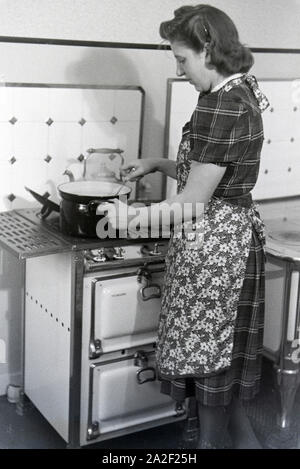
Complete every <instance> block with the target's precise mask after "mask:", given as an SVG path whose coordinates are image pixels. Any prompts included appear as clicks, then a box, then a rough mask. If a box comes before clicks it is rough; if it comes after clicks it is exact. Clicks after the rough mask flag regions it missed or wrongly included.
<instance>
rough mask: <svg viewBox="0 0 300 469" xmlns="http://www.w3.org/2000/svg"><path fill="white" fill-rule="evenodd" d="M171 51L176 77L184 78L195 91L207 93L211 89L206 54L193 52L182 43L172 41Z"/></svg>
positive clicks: (204, 51) (204, 52)
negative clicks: (173, 57) (174, 60)
mask: <svg viewBox="0 0 300 469" xmlns="http://www.w3.org/2000/svg"><path fill="white" fill-rule="evenodd" d="M171 49H172V51H173V54H174V56H175V58H176V63H177V68H176V74H177V76H178V77H183V76H185V77H186V79H187V80H189V82H190V83H191V84H192V85H194V87H195V88H196V90H197V91H199V92H203V91H204V92H207V91H209V90H210V89H211V87H212V79H211V78H212V77H211V70H210V69H209V68H207V66H206V64H207V53H206V50H205V49H204V50H203V51H202V52H195V51H194V50H193V49H190V48H189V47H187V46H186V45H185V44H184V43H183V42H178V41H173V42H172V43H171Z"/></svg>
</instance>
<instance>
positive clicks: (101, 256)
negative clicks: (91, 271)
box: [93, 248, 107, 262]
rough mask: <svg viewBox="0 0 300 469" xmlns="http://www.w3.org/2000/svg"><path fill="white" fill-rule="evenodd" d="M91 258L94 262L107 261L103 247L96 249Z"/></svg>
mask: <svg viewBox="0 0 300 469" xmlns="http://www.w3.org/2000/svg"><path fill="white" fill-rule="evenodd" d="M93 260H94V261H95V262H106V261H107V256H106V254H105V250H104V248H102V249H97V251H96V253H95V255H94V257H93Z"/></svg>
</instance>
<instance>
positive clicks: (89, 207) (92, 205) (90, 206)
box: [86, 199, 104, 212]
mask: <svg viewBox="0 0 300 469" xmlns="http://www.w3.org/2000/svg"><path fill="white" fill-rule="evenodd" d="M103 202H104V200H97V199H94V200H91V201H90V202H89V203H88V204H87V205H86V207H87V211H88V212H91V211H92V210H93V209H94V208H95V206H96V210H97V207H98V205H100V204H103Z"/></svg>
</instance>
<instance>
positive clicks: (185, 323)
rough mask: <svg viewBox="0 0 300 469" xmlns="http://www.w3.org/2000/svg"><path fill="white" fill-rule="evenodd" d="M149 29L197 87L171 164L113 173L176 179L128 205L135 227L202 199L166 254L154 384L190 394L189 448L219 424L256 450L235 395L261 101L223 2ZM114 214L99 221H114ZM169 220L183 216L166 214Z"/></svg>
mask: <svg viewBox="0 0 300 469" xmlns="http://www.w3.org/2000/svg"><path fill="white" fill-rule="evenodd" d="M160 34H161V36H162V38H163V39H166V40H168V41H169V42H170V45H171V49H172V51H173V54H174V56H175V58H176V61H177V75H178V76H179V77H185V78H186V79H187V80H189V82H190V83H191V84H192V85H193V86H194V87H195V88H196V90H197V91H199V93H200V95H199V100H198V103H197V106H196V108H195V111H194V112H193V114H192V116H191V119H190V121H189V122H188V123H187V124H186V125H185V126H184V128H183V136H182V141H181V144H180V147H179V152H178V158H177V162H176V163H175V162H173V161H170V160H166V159H159V158H158V159H151V160H137V161H134V162H132V163H130V164H129V165H127V166H124V168H123V171H124V173H126V172H127V173H128V172H129V171H130V170H132V169H134V171H133V172H132V171H131V172H130V173H129V175H128V176H127V179H128V180H131V181H133V180H137V179H138V178H140V177H141V176H143V175H145V174H147V173H150V172H153V171H161V172H163V173H165V174H166V175H168V176H170V177H173V178H176V179H177V186H178V192H177V195H176V196H174V197H172V198H170V199H168V200H166V201H164V202H162V203H161V204H155V205H154V206H152V207H151V208H149V207H146V208H142V209H141V210H140V211H139V212H138V213H139V215H140V219H142V220H143V219H144V220H145V221H144V222H142V224H143V223H144V225H145V226H146V224H147V221H148V218H149V216H150V215H152V214H153V213H156V214H157V213H158V212H159V211H160V210H162V209H163V206H165V205H167V206H171V205H172V203H174V202H176V203H179V204H181V205H182V206H183V205H184V204H187V203H192V204H194V205H195V204H196V203H202V204H204V207H205V208H204V214H203V216H202V217H198V218H197V219H196V220H195V211H190V213H189V214H188V221H190V223H193V228H194V229H195V230H196V231H195V232H196V233H197V234H196V236H198V238H197V239H198V243H194V244H193V243H192V245H191V242H190V238H189V236H187V235H185V234H184V231H183V232H180V231H179V232H178V231H176V234H175V235H173V236H172V237H171V240H170V245H169V250H168V255H167V257H166V276H165V288H164V295H163V299H162V309H161V316H160V322H159V331H158V343H157V366H158V371H159V375H160V379H161V380H162V392H163V393H167V394H170V395H171V396H172V397H173V398H174V399H175V400H176V401H183V400H184V399H185V398H186V397H189V396H192V395H193V396H195V398H196V400H197V405H198V414H199V421H200V440H199V447H200V448H221V447H223V445H224V435H225V433H226V431H227V429H229V431H230V434H231V437H232V441H233V445H234V447H235V448H242V447H248V448H249V447H250V448H257V447H260V446H259V443H258V441H257V440H256V437H255V435H254V433H253V431H252V429H251V426H250V424H249V421H248V420H247V417H246V414H245V413H244V411H243V408H242V407H241V404H240V401H241V400H243V399H251V398H253V397H254V396H255V395H256V394H257V392H258V390H259V381H260V376H261V351H262V341H263V316H264V251H263V244H264V236H263V227H262V222H261V221H260V218H259V215H258V212H257V210H256V208H255V207H254V205H253V202H252V198H251V193H250V191H251V189H253V187H254V185H255V183H256V180H257V176H258V170H259V160H260V152H261V148H262V143H263V127H262V119H261V112H262V111H263V110H264V109H265V108H266V107H267V106H268V101H267V99H266V98H265V97H264V96H263V95H262V93H261V92H260V90H259V89H258V86H257V82H256V79H255V78H254V77H253V76H250V75H247V72H248V71H249V70H250V68H251V66H252V64H253V57H252V55H251V52H250V50H249V49H247V48H245V47H244V46H243V45H241V43H240V41H239V37H238V32H237V30H236V27H235V25H234V24H233V22H232V21H231V19H230V18H229V17H228V16H227V15H226V14H225V13H223V12H222V11H220V10H218V9H216V8H213V7H211V6H208V5H198V6H184V7H182V8H179V9H178V10H176V11H175V17H174V18H173V19H172V20H170V21H166V22H163V23H162V24H161V26H160ZM113 213H114V212H112V213H108V217H109V219H110V222H111V223H112V224H114V225H116V224H117V223H122V220H121V219H120V218H118V219H116V216H115V215H114V214H113ZM143 217H144V218H143ZM185 221H186V218H185ZM173 222H174V224H175V225H178V224H179V223H180V222H182V219H180V216H179V215H178V214H177V215H176V214H175V215H174V217H173ZM202 233H203V234H204V238H203V237H202V238H201V234H202ZM194 239H195V238H194ZM200 239H201V240H202V241H203V242H199V240H200Z"/></svg>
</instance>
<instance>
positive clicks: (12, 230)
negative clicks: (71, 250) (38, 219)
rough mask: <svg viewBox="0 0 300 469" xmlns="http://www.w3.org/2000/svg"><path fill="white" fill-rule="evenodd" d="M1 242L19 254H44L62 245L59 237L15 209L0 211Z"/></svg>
mask: <svg viewBox="0 0 300 469" xmlns="http://www.w3.org/2000/svg"><path fill="white" fill-rule="evenodd" d="M0 242H1V243H2V244H4V245H5V246H6V247H8V248H9V249H10V250H11V251H13V253H14V254H17V255H18V256H23V255H26V256H27V255H30V254H37V253H39V254H44V253H47V252H48V251H54V250H56V249H58V248H61V247H62V242H61V241H60V240H59V239H57V238H56V237H55V236H52V235H51V234H50V233H47V232H46V231H43V230H41V229H40V228H39V227H38V226H36V225H34V224H33V223H31V222H30V221H28V220H26V219H25V218H23V217H22V216H20V215H19V214H18V213H16V212H14V211H12V212H4V213H0Z"/></svg>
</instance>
